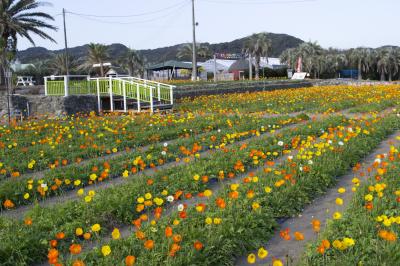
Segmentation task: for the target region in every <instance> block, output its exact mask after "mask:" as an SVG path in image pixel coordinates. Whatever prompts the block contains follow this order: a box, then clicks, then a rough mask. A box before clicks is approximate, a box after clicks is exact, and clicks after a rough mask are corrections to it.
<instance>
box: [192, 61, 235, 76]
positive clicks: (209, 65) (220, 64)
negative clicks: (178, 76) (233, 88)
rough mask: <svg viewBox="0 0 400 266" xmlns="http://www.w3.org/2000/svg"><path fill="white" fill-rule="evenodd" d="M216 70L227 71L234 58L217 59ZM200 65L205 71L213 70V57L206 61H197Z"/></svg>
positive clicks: (211, 71)
mask: <svg viewBox="0 0 400 266" xmlns="http://www.w3.org/2000/svg"><path fill="white" fill-rule="evenodd" d="M216 61H217V62H216V63H217V64H216V65H217V67H216V68H217V72H227V71H228V70H229V67H230V66H231V65H232V64H233V63H235V61H236V60H222V59H217V60H216ZM199 65H200V66H202V67H203V68H204V69H205V70H206V72H209V73H213V72H214V68H215V66H214V59H210V60H207V61H206V62H203V63H199Z"/></svg>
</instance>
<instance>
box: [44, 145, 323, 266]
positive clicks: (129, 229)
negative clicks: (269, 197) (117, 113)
mask: <svg viewBox="0 0 400 266" xmlns="http://www.w3.org/2000/svg"><path fill="white" fill-rule="evenodd" d="M320 141H321V139H320V138H317V139H316V140H315V143H319V142H320ZM299 148H301V147H299ZM298 152H299V150H298V149H297V150H292V151H291V152H290V153H289V154H286V155H284V156H280V157H278V158H276V159H275V160H273V161H272V162H274V165H280V164H283V163H285V162H286V161H287V159H288V157H289V156H296V154H297V153H298ZM264 168H265V165H264V164H262V165H259V166H257V167H252V168H249V169H247V170H246V172H244V173H241V174H239V175H237V176H235V177H234V178H231V179H224V181H218V182H215V183H212V184H210V186H209V187H208V188H207V189H209V190H211V191H212V193H213V194H216V193H218V192H219V191H220V190H222V189H223V188H224V187H226V186H229V185H231V184H234V183H241V182H243V181H242V180H243V178H245V177H247V176H249V174H250V173H254V174H256V175H257V173H260V172H261V171H263V169H264ZM207 200H208V199H207V198H200V197H198V196H195V197H192V198H191V199H184V200H178V201H174V202H173V203H171V204H169V205H168V206H167V207H166V208H164V209H163V214H162V215H163V216H169V215H171V213H173V212H174V211H176V210H177V207H178V206H179V205H181V204H184V205H186V206H187V208H189V207H193V206H194V205H196V204H199V203H202V202H203V203H204V202H205V201H207ZM146 215H148V217H149V218H148V221H151V220H153V219H154V213H153V212H146ZM147 223H148V222H144V223H142V225H145V224H147ZM118 229H119V231H120V237H121V238H122V239H123V238H127V237H129V236H132V235H133V234H134V233H135V232H136V231H137V229H136V228H135V227H134V226H132V225H123V226H120V227H119V228H118ZM111 240H112V238H111V237H110V236H103V237H102V238H101V240H100V242H98V241H96V242H86V243H85V247H84V248H85V250H92V249H93V248H94V247H96V246H98V245H99V244H101V243H102V244H106V243H108V242H110V241H111ZM43 265H48V264H41V265H40V266H43Z"/></svg>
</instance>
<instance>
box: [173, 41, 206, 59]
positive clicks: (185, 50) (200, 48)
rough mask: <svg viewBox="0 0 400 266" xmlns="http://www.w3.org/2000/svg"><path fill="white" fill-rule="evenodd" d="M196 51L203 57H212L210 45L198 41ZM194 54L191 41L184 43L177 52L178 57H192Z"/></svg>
mask: <svg viewBox="0 0 400 266" xmlns="http://www.w3.org/2000/svg"><path fill="white" fill-rule="evenodd" d="M196 51H197V57H198V58H201V59H207V58H209V57H211V51H210V49H209V47H208V46H206V45H204V44H201V43H197V44H196ZM192 56H193V45H192V44H190V43H187V44H184V45H183V46H181V47H180V48H179V50H178V53H177V54H176V57H177V58H180V59H182V58H186V59H189V58H192Z"/></svg>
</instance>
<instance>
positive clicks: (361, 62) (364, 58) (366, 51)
mask: <svg viewBox="0 0 400 266" xmlns="http://www.w3.org/2000/svg"><path fill="white" fill-rule="evenodd" d="M350 61H352V62H353V63H355V64H357V69H358V80H362V73H364V72H368V71H369V70H370V68H371V66H372V63H373V51H372V49H370V48H362V47H359V48H356V49H353V50H352V51H351V52H350Z"/></svg>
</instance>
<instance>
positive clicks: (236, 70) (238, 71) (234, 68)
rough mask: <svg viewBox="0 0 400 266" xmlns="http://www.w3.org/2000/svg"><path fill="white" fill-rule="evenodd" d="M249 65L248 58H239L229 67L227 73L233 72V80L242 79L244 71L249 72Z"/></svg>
mask: <svg viewBox="0 0 400 266" xmlns="http://www.w3.org/2000/svg"><path fill="white" fill-rule="evenodd" d="M249 67H250V64H249V60H248V59H244V58H243V59H239V60H237V61H236V62H235V63H233V64H232V65H231V66H230V67H229V73H233V79H234V80H239V79H244V74H245V72H249V69H250V68H249ZM253 69H254V67H253Z"/></svg>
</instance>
